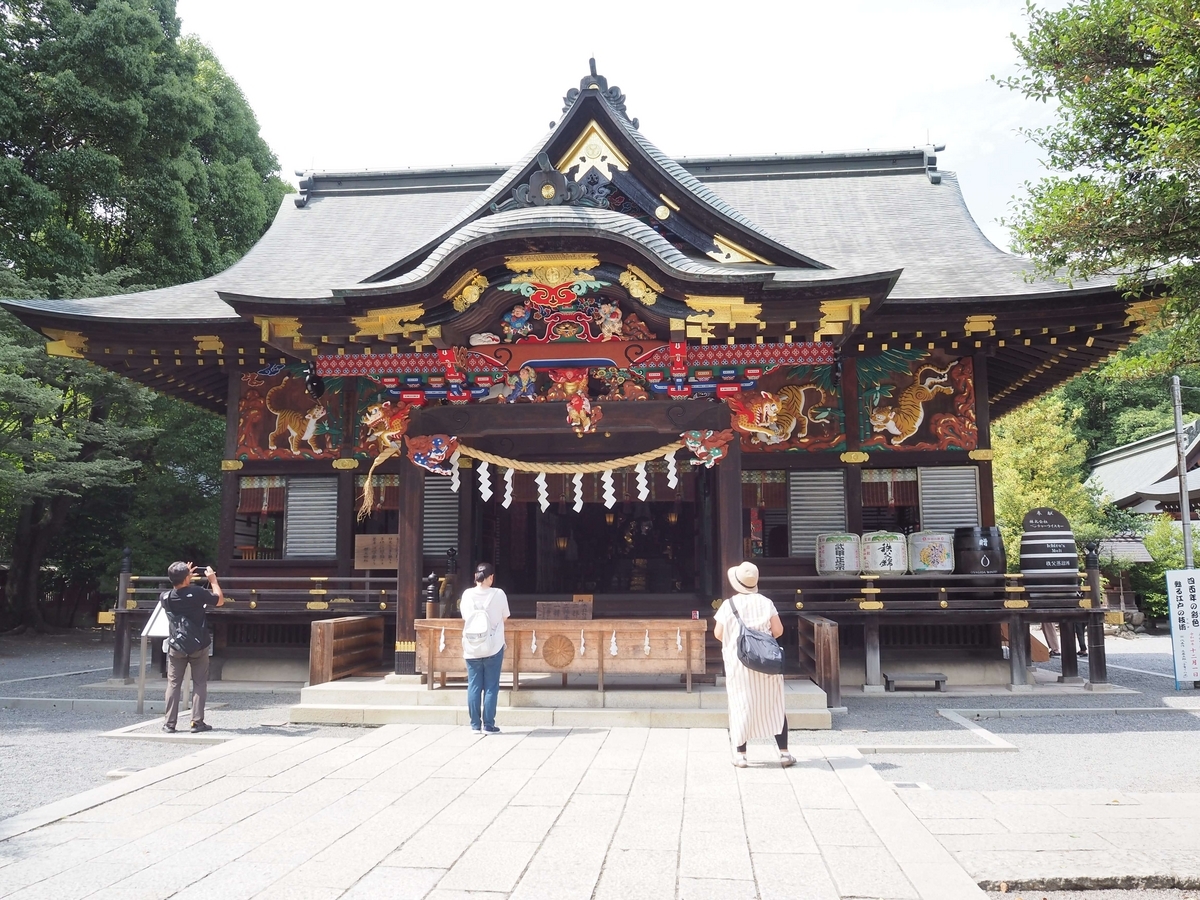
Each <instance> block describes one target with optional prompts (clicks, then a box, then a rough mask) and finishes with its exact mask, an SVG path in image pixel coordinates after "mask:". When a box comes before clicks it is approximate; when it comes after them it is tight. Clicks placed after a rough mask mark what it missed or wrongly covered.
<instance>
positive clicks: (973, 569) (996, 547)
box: [954, 526, 1005, 575]
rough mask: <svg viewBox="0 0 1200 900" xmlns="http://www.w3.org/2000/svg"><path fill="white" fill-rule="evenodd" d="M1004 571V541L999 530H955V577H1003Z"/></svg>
mask: <svg viewBox="0 0 1200 900" xmlns="http://www.w3.org/2000/svg"><path fill="white" fill-rule="evenodd" d="M1004 571H1005V558H1004V539H1003V538H1001V537H1000V529H999V528H996V527H995V526H993V527H991V528H955V529H954V574H955V575H1002V574H1004Z"/></svg>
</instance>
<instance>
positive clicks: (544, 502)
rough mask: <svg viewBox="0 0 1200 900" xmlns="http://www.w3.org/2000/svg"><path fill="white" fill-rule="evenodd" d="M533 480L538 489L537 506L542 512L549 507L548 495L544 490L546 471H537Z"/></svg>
mask: <svg viewBox="0 0 1200 900" xmlns="http://www.w3.org/2000/svg"><path fill="white" fill-rule="evenodd" d="M533 481H534V484H536V485H537V489H538V491H537V494H538V506H540V507H541V508H542V512H545V511H546V510H548V509H549V508H550V495H549V494H548V493H547V492H546V473H545V472H538V473H537V477H536V478H534V479H533Z"/></svg>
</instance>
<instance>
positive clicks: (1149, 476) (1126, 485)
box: [1088, 420, 1200, 505]
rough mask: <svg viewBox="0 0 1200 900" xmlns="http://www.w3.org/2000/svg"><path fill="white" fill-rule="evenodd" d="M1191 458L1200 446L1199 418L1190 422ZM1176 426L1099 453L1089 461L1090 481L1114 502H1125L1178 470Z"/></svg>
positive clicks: (1189, 443) (1189, 453)
mask: <svg viewBox="0 0 1200 900" xmlns="http://www.w3.org/2000/svg"><path fill="white" fill-rule="evenodd" d="M1187 427H1188V429H1189V434H1190V440H1189V442H1188V453H1187V455H1188V458H1189V459H1191V458H1192V457H1193V454H1195V453H1196V451H1197V450H1198V449H1200V420H1197V421H1196V422H1192V423H1189V424H1188V426H1187ZM1177 454H1178V451H1177V449H1176V446H1175V430H1174V429H1173V428H1171V429H1167V430H1166V431H1160V432H1158V433H1157V434H1152V435H1150V436H1149V437H1144V438H1142V439H1140V440H1137V441H1133V442H1132V443H1129V444H1124V445H1122V446H1120V447H1114V448H1113V449H1112V450H1106V451H1105V452H1104V453H1098V454H1096V455H1095V456H1093V457H1092V458H1091V459H1089V460H1088V465H1090V466H1091V467H1092V473H1091V475H1090V476H1089V479H1088V480H1089V481H1091V482H1092V483H1093V484H1095V485H1097V486H1098V487H1099V488H1100V489H1101V490H1102V491H1103V492H1104V493H1105V494H1106V495H1107V496H1108V497H1109V498H1110V499H1111V500H1112V501H1113V502H1114V503H1117V504H1122V505H1123V504H1125V503H1127V502H1129V501H1130V500H1133V499H1135V498H1137V497H1139V496H1141V495H1142V493H1143V489H1145V488H1148V487H1150V486H1151V485H1154V484H1157V483H1158V482H1160V481H1161V480H1162V479H1164V478H1166V477H1167V476H1168V475H1169V474H1170V473H1171V472H1173V471H1175V467H1176V462H1177V459H1178V455H1177Z"/></svg>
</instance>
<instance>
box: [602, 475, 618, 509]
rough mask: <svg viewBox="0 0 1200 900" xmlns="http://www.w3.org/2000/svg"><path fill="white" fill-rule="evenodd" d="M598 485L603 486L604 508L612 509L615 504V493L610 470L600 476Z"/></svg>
mask: <svg viewBox="0 0 1200 900" xmlns="http://www.w3.org/2000/svg"><path fill="white" fill-rule="evenodd" d="M600 483H601V484H602V485H604V507H605V509H612V508H613V506H615V505H616V503H617V492H616V490H615V489H614V488H613V477H612V470H610V469H605V470H604V471H603V472H602V473H601V474H600Z"/></svg>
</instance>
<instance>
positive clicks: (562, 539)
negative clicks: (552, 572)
mask: <svg viewBox="0 0 1200 900" xmlns="http://www.w3.org/2000/svg"><path fill="white" fill-rule="evenodd" d="M567 541H568V538H567V536H566V535H565V534H560V535H559V536H558V537H556V538H555V539H554V546H555V547H557V548H558V549H559V550H560V551H566V549H567Z"/></svg>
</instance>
